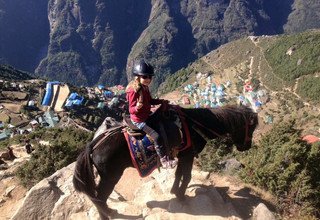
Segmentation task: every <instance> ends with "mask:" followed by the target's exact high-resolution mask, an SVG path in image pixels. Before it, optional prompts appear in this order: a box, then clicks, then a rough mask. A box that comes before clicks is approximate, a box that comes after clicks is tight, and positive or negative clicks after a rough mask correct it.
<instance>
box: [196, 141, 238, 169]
mask: <svg viewBox="0 0 320 220" xmlns="http://www.w3.org/2000/svg"><path fill="white" fill-rule="evenodd" d="M232 151H233V148H232V147H230V143H229V140H227V139H214V140H211V141H209V142H208V143H207V145H206V147H205V148H204V149H203V151H202V152H201V153H200V154H199V163H200V166H201V169H202V170H204V171H209V172H212V171H214V172H218V171H220V165H219V162H220V161H223V160H224V159H227V158H230V157H232Z"/></svg>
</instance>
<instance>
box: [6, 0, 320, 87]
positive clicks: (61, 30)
mask: <svg viewBox="0 0 320 220" xmlns="http://www.w3.org/2000/svg"><path fill="white" fill-rule="evenodd" d="M317 11H319V3H317V2H316V1H312V0H306V1H302V0H284V1H281V2H279V1H278V0H268V1H267V0H254V1H249V0H219V1H216V0H200V1H187V0H182V1H168V0H153V1H151V2H150V1H147V0H139V1H138V0H135V1H125V0H120V1H117V3H113V2H111V1H107V0H99V1H98V0H95V1H80V0H77V1H74V0H66V1H62V0H48V1H41V2H40V1H32V2H31V1H27V2H25V3H21V2H20V1H17V0H12V1H9V2H7V1H4V0H1V1H0V32H1V33H3V34H1V36H0V62H1V63H8V64H12V65H14V66H15V67H17V68H19V69H23V70H28V71H29V72H33V71H35V72H36V73H37V75H38V76H46V77H48V78H50V79H55V80H60V81H66V82H69V83H72V84H75V85H94V84H97V83H102V84H107V85H114V84H125V83H126V82H127V80H128V79H130V78H131V74H130V67H131V65H132V61H133V59H135V58H137V57H144V58H146V59H148V60H149V61H150V62H151V63H152V64H153V65H154V66H155V67H156V72H157V73H158V74H157V76H156V78H155V85H157V84H159V83H161V82H162V81H163V80H164V79H165V78H166V77H167V76H168V75H170V74H172V73H173V72H175V71H177V70H179V69H181V68H183V67H185V66H187V65H188V64H189V63H191V62H193V61H194V60H195V59H197V58H199V57H201V56H203V55H205V54H207V53H208V52H210V51H211V50H213V49H216V48H217V47H219V46H220V45H222V44H224V43H226V42H230V41H232V40H236V39H239V38H241V37H244V36H248V35H272V34H281V33H284V32H285V33H296V32H300V31H303V30H306V29H309V28H319V27H320V26H319V25H320V22H319V19H320V18H319V15H318V13H317Z"/></svg>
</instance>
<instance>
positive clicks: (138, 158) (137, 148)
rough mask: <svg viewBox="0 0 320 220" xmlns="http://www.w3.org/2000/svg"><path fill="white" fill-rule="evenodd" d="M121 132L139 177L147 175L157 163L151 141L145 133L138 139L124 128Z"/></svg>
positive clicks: (156, 156)
mask: <svg viewBox="0 0 320 220" xmlns="http://www.w3.org/2000/svg"><path fill="white" fill-rule="evenodd" d="M123 133H124V136H125V138H126V140H127V143H128V147H129V151H130V155H131V159H132V162H133V165H134V167H135V168H136V169H137V170H138V172H139V175H140V176H141V177H146V176H148V175H149V174H150V173H152V171H154V170H155V169H156V168H157V165H158V155H157V153H156V151H155V150H154V147H153V143H152V141H151V140H150V139H149V138H148V136H147V135H145V136H144V137H141V139H140V138H135V137H133V136H130V135H129V134H128V133H127V132H126V131H125V130H124V132H123Z"/></svg>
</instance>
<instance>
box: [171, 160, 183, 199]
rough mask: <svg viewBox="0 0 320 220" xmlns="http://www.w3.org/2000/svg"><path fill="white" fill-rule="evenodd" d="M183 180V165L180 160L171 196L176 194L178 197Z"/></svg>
mask: <svg viewBox="0 0 320 220" xmlns="http://www.w3.org/2000/svg"><path fill="white" fill-rule="evenodd" d="M181 179H182V164H181V160H180V159H179V160H178V165H177V169H176V172H175V178H174V182H173V185H172V188H171V190H170V193H171V194H175V195H176V197H178V196H177V193H178V190H179V185H180V181H181Z"/></svg>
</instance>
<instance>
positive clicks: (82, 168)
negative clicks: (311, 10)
mask: <svg viewBox="0 0 320 220" xmlns="http://www.w3.org/2000/svg"><path fill="white" fill-rule="evenodd" d="M93 146H94V144H93V143H92V142H91V143H89V144H88V145H87V146H86V149H85V150H84V151H82V152H81V153H80V155H79V156H78V158H77V162H76V167H75V171H74V174H73V186H74V188H75V190H76V191H78V192H83V193H85V194H86V195H87V196H88V197H89V198H90V199H91V200H97V198H96V183H95V176H94V172H93V163H92V159H91V157H90V155H91V152H92V148H93Z"/></svg>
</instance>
